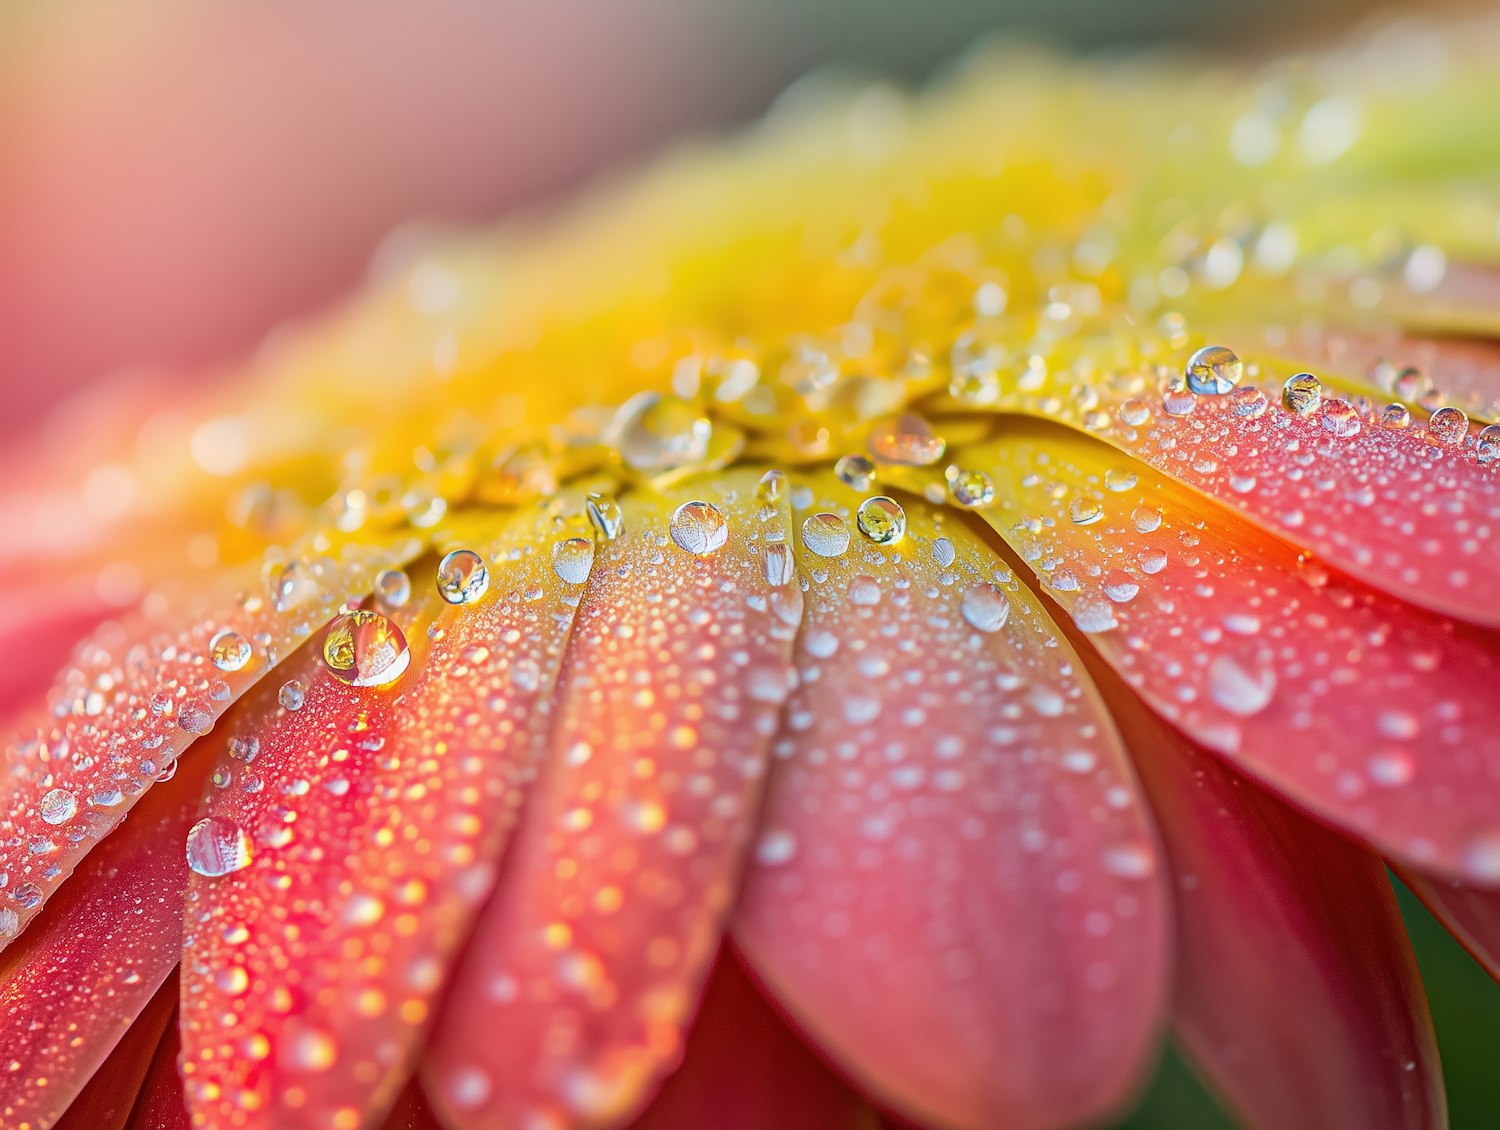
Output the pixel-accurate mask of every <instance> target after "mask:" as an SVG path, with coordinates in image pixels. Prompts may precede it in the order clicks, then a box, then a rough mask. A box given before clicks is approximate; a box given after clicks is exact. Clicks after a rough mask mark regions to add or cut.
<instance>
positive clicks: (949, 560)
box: [932, 538, 958, 569]
mask: <svg viewBox="0 0 1500 1130" xmlns="http://www.w3.org/2000/svg"><path fill="white" fill-rule="evenodd" d="M957 556H958V554H957V552H956V551H955V550H954V548H953V543H952V542H951V541H949V540H948V539H947V538H938V539H937V540H935V541H934V542H933V543H932V559H933V560H934V561H936V562H937V565H938V568H939V569H947V568H948V567H949V566H951V565H952V564H953V562H954V560H955V559H956V558H957Z"/></svg>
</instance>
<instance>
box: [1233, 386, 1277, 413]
mask: <svg viewBox="0 0 1500 1130" xmlns="http://www.w3.org/2000/svg"><path fill="white" fill-rule="evenodd" d="M1269 403H1270V402H1269V401H1267V400H1266V394H1265V393H1263V392H1261V391H1260V389H1258V388H1256V387H1255V386H1254V385H1243V386H1241V387H1240V388H1237V389H1235V390H1234V391H1233V392H1231V393H1230V394H1229V410H1230V411H1231V412H1233V413H1234V414H1235V415H1236V416H1243V417H1245V418H1246V419H1250V420H1253V419H1255V418H1256V417H1257V416H1264V415H1265V414H1266V408H1267V406H1268V405H1269Z"/></svg>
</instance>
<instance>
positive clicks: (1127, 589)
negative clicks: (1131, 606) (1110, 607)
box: [1102, 569, 1141, 604]
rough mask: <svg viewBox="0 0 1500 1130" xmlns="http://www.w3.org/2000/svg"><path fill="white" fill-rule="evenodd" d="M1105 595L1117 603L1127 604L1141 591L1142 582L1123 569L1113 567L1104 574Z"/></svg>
mask: <svg viewBox="0 0 1500 1130" xmlns="http://www.w3.org/2000/svg"><path fill="white" fill-rule="evenodd" d="M1102 586H1103V588H1104V595H1105V596H1107V597H1109V599H1110V600H1112V601H1114V602H1115V603H1116V604H1127V603H1129V602H1130V601H1132V600H1134V599H1135V594H1136V593H1138V592H1140V591H1141V586H1140V584H1139V583H1138V582H1137V581H1136V579H1135V578H1134V577H1132V576H1131V575H1130V574H1129V573H1127V572H1125V570H1123V569H1111V570H1110V571H1109V572H1107V573H1105V574H1104V580H1103V582H1102Z"/></svg>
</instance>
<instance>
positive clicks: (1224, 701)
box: [1208, 655, 1276, 718]
mask: <svg viewBox="0 0 1500 1130" xmlns="http://www.w3.org/2000/svg"><path fill="white" fill-rule="evenodd" d="M1275 693H1276V673H1275V672H1274V671H1272V670H1271V669H1270V668H1268V667H1257V666H1246V665H1245V664H1243V663H1241V662H1240V661H1239V660H1238V659H1236V658H1234V657H1233V656H1231V655H1220V656H1217V657H1216V658H1215V659H1214V661H1213V662H1212V663H1210V664H1209V665H1208V694H1209V697H1210V698H1212V699H1213V700H1214V701H1215V702H1216V703H1218V704H1219V705H1220V706H1222V707H1223V708H1224V709H1225V710H1227V711H1229V713H1231V714H1235V715H1238V716H1240V717H1242V718H1245V717H1249V716H1250V715H1252V714H1259V713H1260V712H1261V711H1262V710H1264V709H1265V708H1266V707H1267V705H1269V704H1270V701H1271V696H1272V695H1274V694H1275Z"/></svg>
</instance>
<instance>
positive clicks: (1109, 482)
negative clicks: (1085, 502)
mask: <svg viewBox="0 0 1500 1130" xmlns="http://www.w3.org/2000/svg"><path fill="white" fill-rule="evenodd" d="M1135 484H1136V477H1135V472H1134V471H1131V470H1127V469H1126V468H1123V467H1111V468H1110V469H1109V470H1108V471H1105V472H1104V486H1105V488H1106V489H1108V490H1112V491H1114V492H1115V493H1116V494H1124V493H1125V492H1126V491H1128V490H1134V489H1135Z"/></svg>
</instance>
